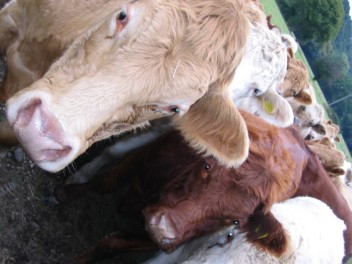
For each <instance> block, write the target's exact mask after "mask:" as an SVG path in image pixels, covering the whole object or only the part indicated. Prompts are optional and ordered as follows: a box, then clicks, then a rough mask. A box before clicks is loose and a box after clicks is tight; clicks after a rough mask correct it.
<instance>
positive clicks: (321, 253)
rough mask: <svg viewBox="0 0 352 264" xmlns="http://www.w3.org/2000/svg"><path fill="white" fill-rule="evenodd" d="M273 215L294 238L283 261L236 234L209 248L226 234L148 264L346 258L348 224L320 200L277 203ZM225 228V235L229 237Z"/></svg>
mask: <svg viewBox="0 0 352 264" xmlns="http://www.w3.org/2000/svg"><path fill="white" fill-rule="evenodd" d="M271 212H272V213H273V214H274V216H275V217H276V218H277V219H278V220H279V221H280V222H281V224H282V225H283V226H284V228H285V230H286V231H287V233H288V235H289V237H290V242H291V245H290V248H289V250H288V251H287V252H286V253H285V254H284V255H283V256H282V257H280V258H278V257H275V256H273V255H271V254H269V253H268V252H265V251H262V250H259V249H257V248H256V247H255V246H254V245H253V244H251V243H249V242H247V241H246V238H245V236H244V234H236V235H235V238H234V239H233V240H232V242H231V243H228V244H227V245H225V246H223V247H219V246H213V247H210V248H209V245H211V244H212V243H213V242H211V243H209V241H213V240H214V239H216V238H218V239H220V240H221V239H222V238H223V236H224V234H223V232H224V231H222V232H219V233H215V234H212V235H209V236H204V237H202V238H199V239H196V240H194V241H192V242H188V243H186V244H184V245H182V246H181V247H179V248H178V249H177V250H176V251H174V252H172V253H171V254H166V253H159V255H157V256H156V257H154V258H153V259H150V260H148V261H147V262H146V263H145V264H172V263H175V264H176V263H183V264H200V263H202V264H207V263H209V264H210V263H211V264H213V263H221V264H232V263H233V264H235V263H236V264H249V263H251V264H252V263H260V264H262V263H267V264H269V263H270V264H293V263H294V264H334V263H336V264H338V263H341V261H342V258H343V256H344V239H343V230H344V229H345V225H344V223H343V221H342V220H340V219H339V218H337V217H336V216H335V215H334V214H333V212H332V211H331V209H330V208H329V207H328V206H327V205H326V204H324V203H322V202H321V201H319V200H316V199H314V198H310V197H297V198H293V199H289V200H287V201H285V202H282V203H278V204H274V205H273V207H272V209H271ZM226 230H228V229H225V235H226Z"/></svg>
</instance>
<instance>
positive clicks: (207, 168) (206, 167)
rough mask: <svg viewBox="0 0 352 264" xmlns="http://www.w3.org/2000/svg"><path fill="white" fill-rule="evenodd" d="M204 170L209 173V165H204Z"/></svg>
mask: <svg viewBox="0 0 352 264" xmlns="http://www.w3.org/2000/svg"><path fill="white" fill-rule="evenodd" d="M204 170H206V171H210V165H209V164H208V163H204Z"/></svg>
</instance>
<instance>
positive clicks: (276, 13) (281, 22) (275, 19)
mask: <svg viewBox="0 0 352 264" xmlns="http://www.w3.org/2000/svg"><path fill="white" fill-rule="evenodd" d="M261 3H262V5H263V7H264V10H265V13H266V14H267V15H272V19H271V21H272V23H273V24H274V25H276V26H278V27H279V28H280V29H281V30H282V31H283V32H285V33H289V34H291V35H292V33H291V32H290V30H289V28H288V26H287V24H286V22H285V19H284V18H283V17H282V14H281V12H280V10H279V8H278V6H277V4H276V1H275V0H261ZM295 55H296V57H297V58H298V59H300V60H302V61H303V62H304V63H305V64H306V66H307V69H308V71H309V78H310V83H311V84H312V85H313V87H314V91H315V95H316V98H317V101H318V102H319V103H320V104H321V105H322V106H324V105H327V101H326V99H325V97H324V94H323V93H322V91H321V89H320V86H319V84H318V82H316V81H314V80H313V76H314V74H313V72H312V70H311V68H310V67H309V63H308V61H307V59H306V57H305V56H304V53H303V51H302V50H301V48H299V49H298V51H297V53H296V54H295ZM340 138H341V142H340V143H336V147H337V148H338V149H340V150H342V151H343V152H344V153H345V155H346V159H347V160H348V161H350V162H352V157H351V154H350V152H349V150H348V148H347V146H346V143H345V141H344V139H343V137H342V135H340ZM351 264H352V262H351Z"/></svg>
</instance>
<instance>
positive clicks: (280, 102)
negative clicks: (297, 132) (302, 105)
mask: <svg viewBox="0 0 352 264" xmlns="http://www.w3.org/2000/svg"><path fill="white" fill-rule="evenodd" d="M260 102H261V106H262V109H261V112H262V115H260V116H261V117H262V118H263V119H264V120H265V121H267V122H269V123H271V124H273V125H276V126H278V127H288V126H290V125H292V123H293V111H292V107H291V106H290V104H289V103H288V101H287V100H286V99H284V98H283V97H282V96H281V95H279V94H278V93H277V92H276V91H274V90H272V89H268V90H267V91H266V92H265V93H264V94H263V95H262V96H260Z"/></svg>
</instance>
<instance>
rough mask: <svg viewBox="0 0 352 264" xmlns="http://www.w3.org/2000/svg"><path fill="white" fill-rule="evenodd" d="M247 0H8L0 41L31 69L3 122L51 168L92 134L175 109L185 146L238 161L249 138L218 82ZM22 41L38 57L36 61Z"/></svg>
mask: <svg viewBox="0 0 352 264" xmlns="http://www.w3.org/2000/svg"><path fill="white" fill-rule="evenodd" d="M250 4H252V1H249V0H203V1H197V0H165V1H158V0H139V1H136V0H93V1H88V2H87V1H81V0H72V1H68V2H67V3H66V1H55V0H35V1H27V0H17V1H12V2H10V3H9V4H8V5H7V6H6V7H5V8H4V9H3V10H2V11H1V12H0V28H1V30H0V43H1V47H0V49H1V50H3V51H5V52H6V53H7V56H8V57H9V59H10V61H12V62H11V63H12V64H13V65H12V64H11V63H10V67H9V69H10V68H15V69H14V70H13V74H17V75H18V74H22V73H26V74H27V76H29V78H32V79H31V80H35V79H37V78H39V80H37V81H35V82H34V83H32V84H30V85H29V86H28V87H26V88H25V89H22V90H20V91H19V92H18V93H16V94H15V95H14V96H13V97H11V98H10V99H9V100H8V101H7V115H8V120H9V123H10V125H11V127H12V128H13V129H14V130H15V132H16V134H17V136H18V138H19V140H20V141H21V143H22V144H23V146H24V147H25V149H26V150H27V152H28V153H29V155H30V156H31V157H32V158H33V160H34V161H35V162H36V163H37V164H38V165H39V166H40V167H41V168H43V169H46V170H49V171H58V170H60V169H62V168H63V167H65V166H66V165H67V164H69V163H70V162H71V161H72V160H73V159H74V158H75V157H77V156H78V155H79V154H81V153H82V152H84V151H85V150H86V149H87V148H88V147H89V146H90V145H91V144H92V143H94V142H95V141H98V140H101V139H103V138H107V137H109V136H110V135H113V134H120V133H122V132H123V131H126V130H132V129H134V128H136V127H142V126H144V125H146V124H147V121H148V120H151V119H154V118H158V117H160V116H162V115H172V114H174V113H175V112H176V113H179V114H180V115H178V116H182V115H183V114H184V116H183V117H182V118H180V120H178V124H179V126H180V129H181V130H182V132H183V135H184V136H185V137H186V138H187V139H188V140H189V141H190V143H191V144H192V146H193V147H195V148H197V149H198V150H199V151H206V152H207V153H209V154H212V155H214V156H215V157H217V159H218V160H219V161H220V162H221V163H223V164H226V165H227V166H229V167H231V166H233V167H235V166H238V165H239V164H241V163H242V162H243V161H244V160H245V158H246V157H247V155H248V147H249V139H248V133H247V129H246V127H245V123H244V121H243V119H242V117H241V115H240V114H239V113H238V111H237V110H236V107H235V105H234V104H233V102H232V101H231V98H230V97H229V94H228V91H227V90H228V89H227V87H228V83H229V81H230V80H231V79H232V77H233V74H234V72H235V69H236V67H237V65H238V63H239V62H240V60H241V58H242V55H243V53H244V51H245V46H246V41H247V37H248V30H249V21H248V18H247V14H248V5H250ZM37 45H38V46H39V47H40V49H39V48H38V50H37V49H36V46H37ZM29 47H30V48H29ZM43 47H45V49H44V50H43ZM23 49H25V50H26V51H27V52H26V53H25V54H26V55H27V56H29V54H30V53H32V54H34V55H38V61H37V63H39V64H40V63H43V64H45V65H44V66H43V67H42V68H40V71H32V69H31V66H32V65H29V64H28V61H27V60H26V59H27V57H26V56H24V55H23V54H22V50H23ZM28 49H29V51H30V52H29V51H28ZM42 54H45V58H43V57H42ZM48 54H50V55H51V56H48ZM31 58H32V59H33V57H31ZM53 58H54V60H55V58H57V60H56V61H55V63H54V64H52V65H51V66H50V69H49V70H48V71H47V72H45V68H47V65H48V63H47V60H49V59H50V60H51V61H52V60H53ZM12 66H13V67H12ZM15 66H17V67H15ZM43 71H44V72H45V74H44V73H43ZM9 74H10V72H9ZM41 74H44V76H41ZM33 76H34V78H33ZM10 77H11V76H10V75H8V77H7V80H8V79H9V78H10ZM5 85H9V84H8V82H6V83H5ZM24 85H25V84H24ZM20 86H22V85H20ZM19 88H21V87H19ZM16 89H17V88H16ZM16 89H15V90H16ZM5 91H6V87H5ZM11 93H12V91H11ZM195 102H196V103H195ZM191 105H192V107H190V106H191ZM209 106H213V107H209ZM218 106H221V108H220V107H218ZM189 108H190V110H189V111H188V109H189ZM209 109H211V110H209ZM187 111H188V112H187ZM186 112H187V114H185V113H186Z"/></svg>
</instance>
